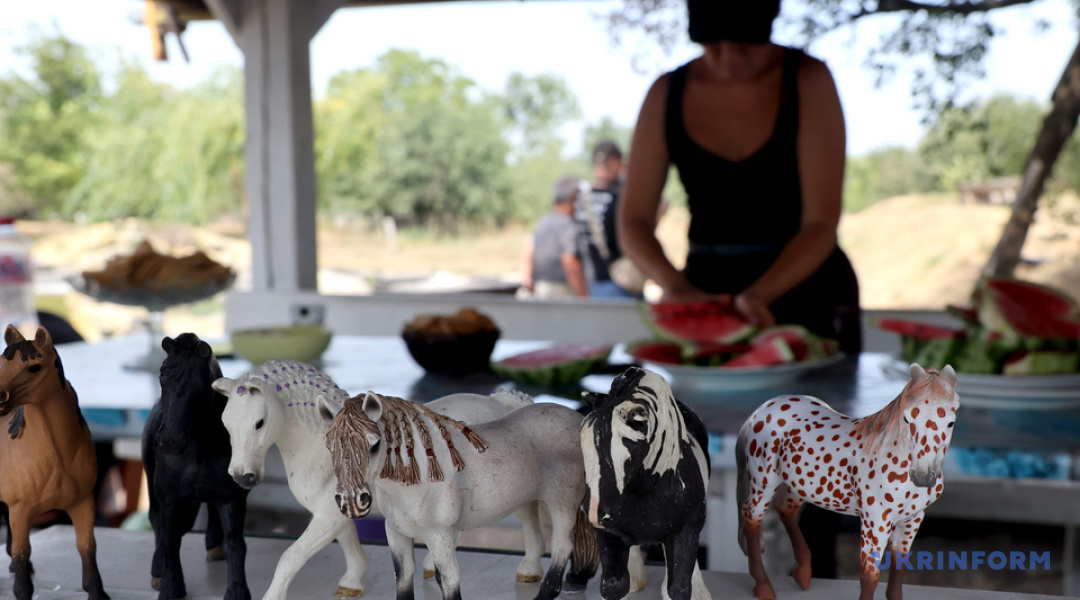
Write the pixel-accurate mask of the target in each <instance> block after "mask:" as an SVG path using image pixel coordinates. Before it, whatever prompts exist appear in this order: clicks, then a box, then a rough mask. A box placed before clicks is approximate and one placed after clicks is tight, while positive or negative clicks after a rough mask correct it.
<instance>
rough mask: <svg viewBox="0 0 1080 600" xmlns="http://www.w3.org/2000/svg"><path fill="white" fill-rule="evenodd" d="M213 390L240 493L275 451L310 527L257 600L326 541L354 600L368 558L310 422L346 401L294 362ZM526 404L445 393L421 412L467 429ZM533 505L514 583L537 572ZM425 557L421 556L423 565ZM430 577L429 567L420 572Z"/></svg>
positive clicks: (318, 424) (341, 594)
mask: <svg viewBox="0 0 1080 600" xmlns="http://www.w3.org/2000/svg"><path fill="white" fill-rule="evenodd" d="M213 385H214V389H215V390H217V391H218V392H220V393H222V394H224V395H225V396H227V397H228V398H229V401H228V403H227V404H226V406H225V411H224V412H223V413H222V415H221V420H222V422H223V423H224V425H225V428H226V429H227V430H228V431H229V435H230V437H231V442H232V459H231V460H230V461H229V473H230V474H231V476H232V477H233V479H234V480H235V481H236V482H237V483H239V484H240V485H241V486H244V487H247V488H251V487H253V486H255V485H257V484H258V483H259V482H260V481H262V477H263V471H264V468H265V467H264V465H265V461H266V453H267V451H268V450H269V449H270V446H271V445H273V444H277V446H278V450H279V451H280V452H281V457H282V461H283V462H284V464H285V471H286V473H288V478H289V479H288V481H289V489H290V490H291V491H292V493H293V496H295V497H296V500H297V501H298V502H299V503H300V504H301V505H302V506H303V507H304V508H306V509H307V510H308V511H309V512H311V514H312V517H311V522H310V523H308V526H307V528H306V529H305V530H304V533H303V534H301V535H300V537H299V538H298V539H297V540H296V542H294V543H293V545H291V546H289V548H288V549H287V550H285V552H284V553H283V554H282V555H281V559H280V560H279V561H278V565H277V568H276V569H274V578H273V580H272V581H271V582H270V587H269V588H268V589H267V591H266V595H264V596H263V600H284V599H285V597H286V594H287V593H288V590H289V585H290V584H291V583H292V580H293V578H294V577H295V576H296V573H297V572H298V571H299V570H300V568H301V567H303V566H304V564H306V563H307V561H308V560H310V559H311V557H312V556H313V555H314V554H315V553H316V552H318V551H319V550H320V549H322V548H324V547H325V546H326V545H327V544H329V543H330V542H331V541H332V540H333V539H335V538H336V539H337V540H338V543H339V544H340V546H341V550H342V552H344V554H345V564H346V568H345V574H344V575H343V576H342V577H341V579H340V581H339V582H338V588H337V591H336V592H335V594H334V595H335V597H337V598H351V597H356V596H359V595H361V594H362V593H363V591H364V586H363V577H364V573H365V572H366V571H367V567H368V559H367V556H366V555H365V553H364V549H363V547H362V546H361V545H360V541H359V539H358V538H357V535H356V528H355V527H354V524H353V521H352V519H350V518H348V517H346V516H345V515H343V514H342V513H341V510H340V509H339V508H338V506H337V504H336V503H335V502H334V487H335V486H336V485H337V479H335V477H334V470H333V464H332V463H331V460H330V451H329V450H328V449H327V448H326V434H325V432H324V431H323V425H322V420H321V419H320V418H319V415H318V407H317V398H318V396H319V395H322V396H323V397H324V398H325V399H326V401H327V402H328V403H333V404H335V405H336V406H338V408H339V409H340V407H341V405H343V404H344V403H345V400H347V399H348V398H349V395H348V394H347V393H346V392H345V391H344V390H342V389H341V388H339V387H338V386H337V385H336V384H335V383H334V381H333V380H332V379H331V378H330V377H328V376H327V375H326V374H325V373H323V372H322V371H320V370H318V369H316V368H315V367H312V366H311V365H308V364H305V363H302V362H298V361H295V360H272V361H270V362H267V363H263V364H262V365H260V366H258V367H256V368H255V369H253V370H252V371H251V372H250V373H248V374H247V375H244V376H242V377H239V378H237V379H229V378H227V377H222V378H220V379H218V380H217V381H215V382H214V384H213ZM531 403H532V398H530V397H528V396H526V395H524V394H518V393H511V392H497V393H495V394H492V395H491V396H480V395H476V394H453V395H450V396H446V397H443V398H440V399H438V400H433V401H431V402H429V403H427V405H426V406H427V407H428V408H430V409H432V410H434V411H435V412H438V413H440V414H445V415H448V416H450V417H452V418H456V419H458V420H460V421H463V422H465V423H469V424H476V423H482V422H484V421H490V420H493V419H497V418H500V417H503V416H506V415H507V414H508V413H509V412H510V411H512V410H515V409H517V408H520V407H522V406H526V405H528V404H531ZM538 508H539V507H538V506H536V505H535V504H532V505H530V506H528V507H526V508H523V509H522V510H520V511H518V518H519V519H520V520H521V522H522V528H523V529H524V533H525V548H526V551H525V558H523V559H522V561H521V566H520V567H518V574H517V577H518V581H539V580H540V575H541V574H542V573H543V571H542V570H541V568H540V556H541V555H542V554H543V551H544V542H543V538H542V537H541V534H540V523H539V517H538V515H537V510H538ZM430 559H431V555H430V554H429V555H428V560H430ZM429 570H430V572H431V576H432V577H434V575H435V570H434V566H431V567H430V569H428V568H427V565H426V563H425V575H426V572H427V571H429Z"/></svg>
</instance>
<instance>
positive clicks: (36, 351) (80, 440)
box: [0, 325, 109, 600]
mask: <svg viewBox="0 0 1080 600" xmlns="http://www.w3.org/2000/svg"><path fill="white" fill-rule="evenodd" d="M4 341H5V342H7V348H6V349H5V350H4V352H3V354H2V355H0V473H3V476H2V477H0V502H2V503H4V504H6V505H7V507H8V510H9V515H8V517H9V519H8V527H9V529H10V531H11V533H10V535H11V538H10V542H9V544H8V551H9V553H10V554H11V557H12V558H11V570H12V571H13V572H14V573H15V598H17V599H18V600H30V598H31V597H32V596H33V595H34V584H33V582H31V581H30V573H31V567H30V521H31V519H33V518H34V517H36V516H38V515H40V514H41V513H43V512H45V511H48V510H54V509H59V510H64V511H67V513H68V516H70V517H71V522H72V524H74V525H75V543H76V546H78V548H79V554H80V555H81V556H82V566H83V589H84V590H86V591H87V592H88V593H89V594H90V599H89V600H108V598H109V596H108V594H106V593H105V589H104V588H103V587H102V585H101V574H100V573H99V572H98V566H97V558H96V555H97V544H96V543H95V541H94V493H93V491H94V481H95V480H96V478H97V459H96V458H95V455H94V444H93V443H92V442H91V440H90V429H89V428H88V427H87V426H86V421H85V420H84V419H83V417H82V412H81V411H80V410H79V401H78V398H77V397H76V395H75V390H74V389H72V387H71V384H70V383H68V381H67V379H65V378H64V367H63V366H62V365H61V364H60V357H59V356H58V355H57V354H56V349H55V348H53V344H52V338H50V337H49V332H47V331H45V329H44V328H40V327H39V328H38V330H37V335H35V336H34V339H33V340H32V341H27V340H26V339H25V338H23V336H22V334H20V333H19V331H18V330H17V329H15V328H14V327H12V326H11V325H8V327H7V330H6V331H5V332H4Z"/></svg>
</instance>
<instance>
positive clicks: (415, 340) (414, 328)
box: [401, 307, 501, 375]
mask: <svg viewBox="0 0 1080 600" xmlns="http://www.w3.org/2000/svg"><path fill="white" fill-rule="evenodd" d="M500 334H501V332H500V331H499V328H498V327H497V326H496V325H495V322H494V321H492V320H491V317H488V316H487V315H485V314H483V313H481V312H479V311H477V310H476V309H475V308H472V307H465V308H462V309H461V310H459V311H458V312H457V313H456V314H453V315H419V316H417V317H416V318H415V319H413V320H412V321H410V322H408V323H406V324H405V327H404V328H403V329H402V332H401V337H402V339H403V340H405V346H406V348H408V349H409V354H410V355H412V357H413V360H415V361H416V363H417V364H418V365H420V366H421V367H423V368H424V370H425V371H427V372H429V373H437V374H441V375H466V374H468V373H475V372H477V371H483V370H486V369H487V368H488V362H489V361H490V360H491V352H492V351H493V350H494V349H495V342H497V341H498V340H499V335H500Z"/></svg>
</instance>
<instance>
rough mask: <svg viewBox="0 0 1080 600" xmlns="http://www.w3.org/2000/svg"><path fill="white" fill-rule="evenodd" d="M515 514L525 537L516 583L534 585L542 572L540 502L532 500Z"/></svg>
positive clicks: (542, 550) (542, 548) (542, 547)
mask: <svg viewBox="0 0 1080 600" xmlns="http://www.w3.org/2000/svg"><path fill="white" fill-rule="evenodd" d="M515 514H516V515H517V518H518V520H520V521H521V533H522V534H523V535H524V537H525V556H524V557H523V558H522V559H521V564H519V565H518V569H517V581H518V583H535V582H537V581H540V576H541V575H542V574H543V572H544V571H543V569H542V568H541V567H540V556H541V555H543V554H544V538H543V536H542V535H541V533H540V502H539V501H536V500H534V501H532V502H530V503H528V504H526V505H525V506H523V507H521V508H520V509H518V511H517V513H515Z"/></svg>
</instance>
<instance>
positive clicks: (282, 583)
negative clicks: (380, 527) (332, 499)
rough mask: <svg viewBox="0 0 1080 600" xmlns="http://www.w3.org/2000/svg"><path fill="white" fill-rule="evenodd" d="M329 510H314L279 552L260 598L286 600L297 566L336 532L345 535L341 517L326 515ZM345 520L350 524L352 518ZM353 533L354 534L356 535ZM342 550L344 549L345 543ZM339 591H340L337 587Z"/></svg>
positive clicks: (328, 541) (321, 547) (300, 565)
mask: <svg viewBox="0 0 1080 600" xmlns="http://www.w3.org/2000/svg"><path fill="white" fill-rule="evenodd" d="M328 514H329V513H328V511H326V510H324V511H322V512H319V513H315V515H314V516H312V518H311V523H309V524H308V526H307V529H305V530H304V532H303V533H301V534H300V537H298V538H296V541H295V542H293V544H292V545H291V546H289V547H288V548H287V549H286V550H285V552H283V553H282V554H281V558H280V559H279V560H278V563H277V568H275V569H274V579H273V580H272V581H271V582H270V587H269V588H268V589H267V590H266V594H265V595H264V596H263V600H285V596H286V594H287V593H288V591H289V585H291V584H292V580H293V578H294V577H296V573H297V572H299V571H300V568H301V567H303V566H304V565H305V564H307V561H308V560H310V559H311V557H312V556H314V555H315V553H316V552H318V551H319V550H322V549H323V548H325V547H326V546H327V545H328V544H329V543H330V541H331V540H333V539H334V536H335V535H339V536H340V537H345V536H344V535H341V531H340V529H341V519H336V518H334V517H333V515H329V516H330V518H327V515H328ZM338 514H341V513H338ZM348 523H349V526H350V527H352V521H349V522H348ZM353 531H356V529H355V528H353ZM353 537H354V538H355V535H354V536H353ZM342 550H347V548H346V547H345V546H344V544H343V545H342ZM348 555H349V553H348V552H346V553H345V556H346V557H348ZM361 589H362V588H361ZM338 591H339V592H340V588H339V590H338ZM355 595H359V594H355Z"/></svg>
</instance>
